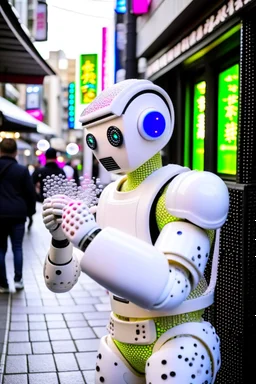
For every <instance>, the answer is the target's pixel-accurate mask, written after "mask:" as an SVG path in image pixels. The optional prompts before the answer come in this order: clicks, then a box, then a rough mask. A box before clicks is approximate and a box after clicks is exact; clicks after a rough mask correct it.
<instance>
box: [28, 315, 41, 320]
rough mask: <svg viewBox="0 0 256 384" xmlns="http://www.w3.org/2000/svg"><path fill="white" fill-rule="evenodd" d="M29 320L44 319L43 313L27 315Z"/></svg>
mask: <svg viewBox="0 0 256 384" xmlns="http://www.w3.org/2000/svg"><path fill="white" fill-rule="evenodd" d="M28 319H29V321H45V318H44V315H32V314H31V315H28Z"/></svg>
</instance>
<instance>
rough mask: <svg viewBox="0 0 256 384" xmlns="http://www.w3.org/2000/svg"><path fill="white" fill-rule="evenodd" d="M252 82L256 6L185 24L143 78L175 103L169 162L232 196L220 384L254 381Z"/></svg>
mask: <svg viewBox="0 0 256 384" xmlns="http://www.w3.org/2000/svg"><path fill="white" fill-rule="evenodd" d="M211 7H212V4H211ZM185 12H186V10H184V14H185ZM183 16H184V15H183ZM199 16H200V17H199ZM185 19H186V20H188V16H186V17H185V16H184V20H185ZM180 20H182V17H180ZM195 20H196V23H195ZM177 36H179V38H177ZM255 75H256V1H254V0H240V1H238V0H229V1H222V2H216V4H215V8H214V9H212V8H211V9H206V10H205V12H204V13H202V12H198V17H197V18H196V19H195V18H192V20H191V25H189V24H188V23H187V22H186V24H183V25H182V24H180V31H179V32H177V33H176V34H175V35H174V34H171V35H170V44H169V45H168V46H165V47H163V46H159V53H158V54H155V55H154V57H151V58H149V60H148V68H147V73H146V78H148V79H150V80H152V81H153V82H154V83H156V84H158V85H160V86H161V87H163V88H164V89H166V91H167V92H168V93H169V95H170V96H171V98H172V100H173V102H174V107H175V111H176V123H175V133H174V135H173V138H172V139H171V141H170V143H169V144H168V147H167V148H166V154H167V156H168V161H169V162H174V163H179V164H183V165H186V166H188V167H189V168H191V169H197V170H206V171H211V172H214V173H217V174H218V175H219V176H220V177H222V178H223V179H224V180H225V182H226V183H227V186H228V188H229V192H230V213H229V218H228V221H227V223H226V224H225V226H224V227H223V229H222V233H221V253H220V266H219V282H218V286H217V293H216V306H215V307H214V308H211V310H209V312H208V315H207V316H208V317H210V318H211V320H212V321H213V322H214V324H216V327H217V330H218V332H219V334H220V337H221V340H222V369H221V372H220V374H219V375H218V380H217V383H219V384H220V383H221V384H222V383H225V384H229V383H245V382H246V381H245V374H246V373H250V374H251V375H253V374H254V369H253V364H252V361H251V356H250V354H249V352H248V348H249V347H250V345H251V344H252V345H254V344H253V341H254V340H255V336H256V321H255V319H256V317H255V313H256V284H255V276H256V259H255V255H256V142H255V140H256V111H255V96H256V94H255V93H256V76H255Z"/></svg>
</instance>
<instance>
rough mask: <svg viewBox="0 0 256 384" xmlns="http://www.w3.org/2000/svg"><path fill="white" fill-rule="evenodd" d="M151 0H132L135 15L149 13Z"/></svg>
mask: <svg viewBox="0 0 256 384" xmlns="http://www.w3.org/2000/svg"><path fill="white" fill-rule="evenodd" d="M150 4H151V0H132V12H133V13H134V14H135V15H144V14H145V13H148V11H149V6H150Z"/></svg>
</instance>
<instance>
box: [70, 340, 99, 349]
mask: <svg viewBox="0 0 256 384" xmlns="http://www.w3.org/2000/svg"><path fill="white" fill-rule="evenodd" d="M75 344H76V346H77V349H78V352H91V351H97V350H98V348H99V344H100V339H88V340H76V341H75Z"/></svg>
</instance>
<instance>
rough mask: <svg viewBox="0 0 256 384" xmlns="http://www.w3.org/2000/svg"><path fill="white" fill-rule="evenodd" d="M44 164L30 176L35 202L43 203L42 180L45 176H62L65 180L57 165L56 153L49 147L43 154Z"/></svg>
mask: <svg viewBox="0 0 256 384" xmlns="http://www.w3.org/2000/svg"><path fill="white" fill-rule="evenodd" d="M45 158H46V164H45V166H44V167H39V168H36V169H35V171H34V172H33V174H32V180H33V183H34V186H35V189H36V193H37V200H38V201H39V202H43V201H44V180H45V179H46V177H47V176H51V175H63V176H64V177H65V178H66V174H65V172H64V171H63V169H62V168H60V167H59V166H58V164H57V151H56V149H54V148H52V147H50V148H48V149H47V151H46V152H45Z"/></svg>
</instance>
